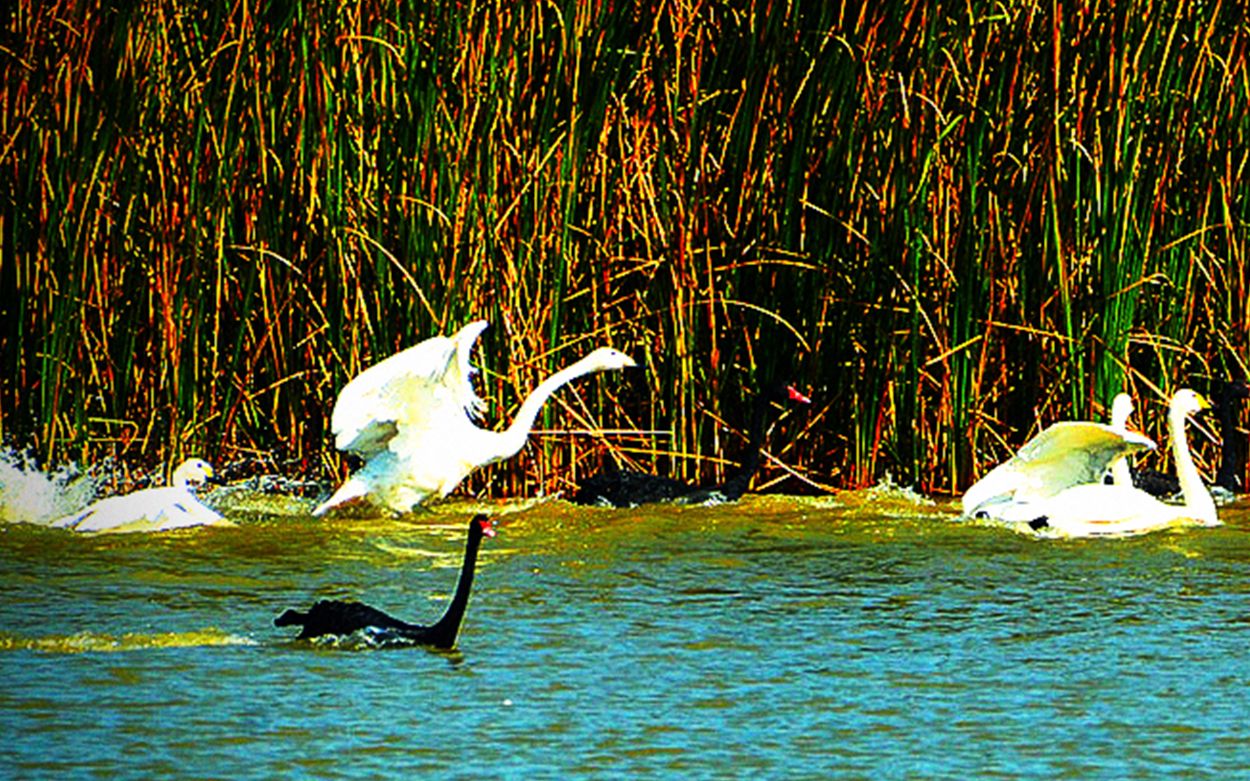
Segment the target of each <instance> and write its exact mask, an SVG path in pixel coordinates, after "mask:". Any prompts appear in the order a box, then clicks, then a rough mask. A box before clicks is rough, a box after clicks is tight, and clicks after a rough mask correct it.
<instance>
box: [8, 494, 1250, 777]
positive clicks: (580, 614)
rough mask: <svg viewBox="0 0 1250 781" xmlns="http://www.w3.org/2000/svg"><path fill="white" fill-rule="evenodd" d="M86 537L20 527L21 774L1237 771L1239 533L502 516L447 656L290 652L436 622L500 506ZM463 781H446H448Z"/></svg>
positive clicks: (909, 507)
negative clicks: (309, 634)
mask: <svg viewBox="0 0 1250 781" xmlns="http://www.w3.org/2000/svg"><path fill="white" fill-rule="evenodd" d="M243 506H246V507H247V508H248V509H247V510H246V511H243V510H240V511H238V512H237V513H234V514H232V515H231V517H232V519H233V520H236V521H238V522H239V526H238V527H236V528H225V529H201V530H191V531H187V532H179V533H175V534H165V535H156V536H149V535H129V536H120V537H118V536H113V537H82V536H76V535H72V534H69V533H66V532H61V531H58V530H49V529H44V528H39V527H36V526H29V525H11V526H4V527H0V664H2V665H3V669H4V673H5V680H6V686H4V687H0V725H2V726H3V728H4V731H5V734H6V736H9V737H8V740H7V744H8V745H7V746H6V748H5V750H4V751H0V775H4V776H6V777H21V776H30V775H63V774H65V773H78V774H83V775H87V774H102V775H107V776H109V777H115V776H129V777H152V776H158V775H170V774H177V775H180V776H188V775H190V776H214V777H275V776H287V775H293V774H305V775H313V776H336V777H349V778H350V777H373V776H378V775H386V776H393V775H396V774H397V773H405V774H412V773H414V772H417V773H421V772H426V773H429V772H443V773H447V774H451V775H484V776H488V777H489V776H495V777H498V776H506V777H531V776H534V775H552V774H554V772H553V771H558V772H559V774H561V775H567V774H583V775H593V776H602V775H604V774H609V775H622V776H623V775H647V776H654V775H657V774H660V773H670V774H674V775H680V776H681V777H696V778H699V777H708V778H711V777H724V776H726V775H746V774H749V773H759V774H762V775H763V776H765V777H780V776H785V777H814V778H827V777H830V776H838V775H848V776H858V777H933V776H939V777H940V776H947V777H985V776H992V775H1000V776H1006V777H1018V776H1021V775H1034V776H1044V777H1060V776H1069V777H1087V776H1103V777H1116V778H1121V777H1127V776H1134V775H1136V776H1142V777H1156V778H1157V777H1211V776H1215V777H1229V776H1230V775H1232V774H1234V773H1237V772H1241V768H1242V765H1244V761H1243V759H1242V756H1241V752H1242V747H1243V746H1244V744H1245V741H1246V740H1247V738H1250V734H1248V733H1250V727H1247V723H1246V719H1245V714H1246V713H1248V712H1250V695H1248V694H1247V692H1248V691H1250V687H1247V683H1248V681H1247V678H1248V677H1250V672H1247V668H1246V666H1245V665H1243V664H1241V662H1240V660H1241V659H1242V658H1243V657H1244V655H1245V648H1246V646H1247V640H1248V639H1250V638H1248V637H1247V632H1248V630H1250V608H1248V607H1247V600H1246V592H1247V590H1248V589H1250V537H1248V536H1247V534H1246V529H1247V527H1248V526H1250V517H1248V514H1247V507H1246V505H1245V504H1241V505H1237V506H1234V507H1232V508H1222V509H1221V517H1222V518H1223V519H1224V520H1225V521H1226V522H1227V523H1228V526H1226V527H1223V528H1217V529H1193V530H1187V531H1184V532H1178V533H1168V534H1157V535H1153V536H1148V537H1142V538H1138V539H1132V540H1119V541H1083V542H1082V541H1072V542H1057V541H1039V540H1034V539H1030V538H1027V537H1023V536H1020V535H1016V534H1012V533H1010V532H1007V531H1004V530H1001V529H993V528H986V527H978V526H971V525H965V524H959V523H951V522H950V519H951V518H953V516H954V513H955V510H954V508H953V505H950V504H943V503H933V502H929V501H927V500H919V499H916V498H911V497H908V496H906V495H902V494H893V493H881V492H878V493H873V494H868V493H865V494H844V495H839V496H837V497H834V498H833V499H831V500H823V501H813V500H800V499H784V498H775V497H748V499H746V500H744V501H743V502H742V503H740V504H738V505H735V506H727V507H720V508H650V509H639V510H598V509H588V508H580V507H572V506H570V505H567V504H565V503H563V502H559V501H552V502H537V503H530V504H524V505H509V506H506V507H501V508H499V509H500V513H499V518H500V521H501V523H500V534H499V536H498V537H497V538H495V539H492V540H488V541H486V543H485V544H484V546H483V548H482V553H481V557H480V569H479V575H478V579H477V581H476V586H475V593H474V597H473V600H472V603H471V604H470V607H469V613H468V617H467V619H466V624H465V628H464V630H463V632H462V634H461V639H460V648H459V651H458V653H456V654H450V655H440V654H435V653H430V652H426V651H421V650H416V651H414V650H369V649H366V648H361V647H359V646H355V647H349V648H346V649H345V648H335V647H325V646H318V645H313V644H307V643H298V642H294V641H293V640H292V639H291V633H290V632H287V631H284V630H280V629H278V628H275V627H274V626H273V625H272V619H273V617H274V616H275V615H277V614H278V613H279V612H281V611H282V610H283V609H285V608H287V607H306V606H307V605H308V604H309V603H310V602H311V601H312V600H313V599H316V598H320V597H333V598H352V599H361V600H364V601H367V602H369V603H370V604H372V605H375V606H377V607H379V608H382V609H384V610H386V611H387V612H390V613H392V614H393V615H396V616H399V617H402V618H405V619H407V620H410V621H416V622H421V623H424V622H429V621H431V620H433V619H435V618H437V616H438V615H439V614H440V613H441V611H442V609H443V605H444V603H445V601H446V600H447V599H448V598H449V596H450V593H451V591H452V589H453V588H454V586H455V580H456V575H457V569H458V567H459V564H460V553H461V551H462V548H463V533H464V524H465V522H466V521H467V519H468V518H469V517H470V516H471V515H472V514H473V513H474V512H475V511H476V510H477V509H479V507H480V506H479V505H469V504H467V503H466V504H450V505H443V506H440V507H438V508H436V510H435V511H434V512H430V513H424V514H420V515H417V516H415V517H413V518H412V519H409V520H405V521H395V520H378V519H368V518H339V519H330V520H326V521H320V520H313V519H311V518H308V517H307V515H306V514H305V513H303V512H301V511H297V512H289V509H290V508H289V505H286V504H282V503H278V504H274V505H266V504H265V503H264V502H263V501H261V500H259V499H258V500H256V501H253V502H250V503H246V504H245V505H240V507H243ZM449 771H455V772H449Z"/></svg>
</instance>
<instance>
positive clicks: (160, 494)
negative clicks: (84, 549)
mask: <svg viewBox="0 0 1250 781" xmlns="http://www.w3.org/2000/svg"><path fill="white" fill-rule="evenodd" d="M212 476H213V467H212V465H210V464H209V463H208V462H207V461H205V460H203V459H200V458H188V459H187V460H186V461H183V462H182V463H181V464H179V465H178V468H177V469H175V470H174V474H173V477H172V479H171V480H170V485H168V486H165V487H163V488H144V489H142V490H139V491H134V492H132V493H129V494H124V495H122V496H110V497H107V498H105V499H101V500H99V501H98V502H95V503H94V504H91V505H90V506H88V507H86V508H85V509H83V510H80V511H78V512H76V513H70V514H69V515H66V516H64V517H62V518H60V519H58V520H56V521H53V522H52V525H53V526H55V527H58V528H62V529H71V530H73V531H76V532H105V531H108V532H139V531H168V530H170V529H183V528H187V527H191V526H233V525H234V524H232V523H231V522H230V521H228V520H226V519H225V518H223V517H222V516H221V515H220V514H219V513H217V512H216V511H215V510H213V509H211V508H209V507H208V506H206V505H205V504H203V503H202V502H201V501H200V500H199V498H198V497H197V496H196V495H195V486H196V485H200V484H202V483H204V482H205V481H207V480H208V479H209V478H211V477H212Z"/></svg>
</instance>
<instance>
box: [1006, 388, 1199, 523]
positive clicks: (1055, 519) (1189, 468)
mask: <svg viewBox="0 0 1250 781" xmlns="http://www.w3.org/2000/svg"><path fill="white" fill-rule="evenodd" d="M1210 406H1211V405H1210V402H1208V401H1207V400H1206V399H1205V398H1203V397H1202V396H1201V395H1200V394H1198V393H1195V392H1194V391H1193V390H1190V389H1189V388H1182V389H1181V390H1179V391H1177V392H1176V393H1175V394H1174V395H1173V397H1172V400H1171V403H1170V404H1169V406H1168V433H1169V435H1170V436H1171V438H1172V454H1173V458H1174V460H1175V461H1176V469H1177V475H1178V477H1179V479H1180V486H1181V494H1182V496H1183V497H1184V504H1183V505H1180V506H1177V505H1172V504H1165V503H1163V502H1161V501H1159V500H1158V499H1156V498H1155V497H1153V496H1151V495H1150V494H1148V493H1146V492H1145V491H1142V490H1141V489H1138V488H1134V487H1133V486H1131V485H1123V484H1119V485H1116V484H1112V485H1108V484H1106V483H1103V482H1102V481H1101V479H1099V480H1096V481H1089V482H1083V483H1080V484H1076V485H1072V486H1069V487H1067V488H1064V489H1062V490H1060V491H1058V492H1055V493H1052V494H1051V495H1049V496H1046V497H1043V498H1039V499H1036V500H1032V501H1016V502H1010V503H1008V504H1006V505H1001V506H997V507H995V508H993V509H994V514H993V516H992V517H993V518H994V519H995V520H998V521H1002V522H1007V523H1024V524H1027V526H1028V528H1029V529H1031V530H1033V531H1035V532H1039V533H1042V534H1045V535H1047V536H1059V537H1097V536H1130V535H1137V534H1144V533H1146V532H1150V531H1154V530H1157V529H1163V528H1169V527H1174V526H1219V525H1220V524H1221V522H1220V520H1219V517H1218V516H1217V514H1216V510H1215V502H1214V501H1212V499H1211V494H1210V493H1209V492H1208V491H1207V488H1206V486H1205V485H1204V484H1203V482H1202V478H1201V476H1200V475H1199V474H1198V468H1197V467H1196V466H1195V465H1194V461H1193V457H1192V456H1191V455H1190V452H1189V443H1188V440H1187V439H1186V436H1185V421H1186V419H1187V418H1188V417H1189V416H1190V415H1194V414H1197V413H1198V412H1200V411H1202V410H1205V409H1209V408H1210ZM1130 433H1131V432H1130Z"/></svg>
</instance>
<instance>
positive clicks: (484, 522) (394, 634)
mask: <svg viewBox="0 0 1250 781" xmlns="http://www.w3.org/2000/svg"><path fill="white" fill-rule="evenodd" d="M483 536H485V537H494V536H495V527H494V525H493V524H492V523H491V520H490V518H488V517H487V516H486V515H478V516H476V517H474V518H473V520H471V521H469V533H468V539H467V541H466V542H465V546H464V561H463V563H462V564H461V566H460V579H459V581H458V582H457V583H456V593H455V594H454V595H453V596H452V598H451V602H449V603H448V604H447V609H446V610H445V611H444V612H443V616H442V618H440V619H439V620H438V621H436V622H435V623H433V624H431V625H429V626H422V625H420V624H410V623H408V622H407V621H402V620H400V619H398V618H395V617H394V616H390V615H388V614H386V613H384V612H382V611H381V610H378V609H377V608H375V607H370V606H369V605H365V604H361V603H360V602H341V601H339V600H337V599H334V600H330V599H323V600H321V601H319V602H317V603H315V604H314V605H313V606H312V607H311V608H309V610H308V611H307V612H305V613H301V612H299V611H297V610H287V611H286V612H284V613H283V614H282V615H280V616H278V617H277V618H275V619H274V620H273V623H274V625H275V626H299V627H300V633H299V636H298V637H297V638H296V639H297V640H309V639H312V638H315V637H322V636H326V635H332V636H335V637H348V636H350V635H353V634H355V633H357V632H359V633H362V634H364V635H365V637H366V638H367V639H368V640H369V641H370V642H372V643H375V644H378V645H426V646H431V647H433V648H444V649H447V648H454V647H455V645H456V638H457V637H458V636H459V634H460V626H461V624H462V623H463V622H464V614H465V610H466V609H467V608H468V605H469V592H470V591H472V590H473V572H474V569H475V568H476V566H477V552H478V548H480V547H481V544H482V537H483Z"/></svg>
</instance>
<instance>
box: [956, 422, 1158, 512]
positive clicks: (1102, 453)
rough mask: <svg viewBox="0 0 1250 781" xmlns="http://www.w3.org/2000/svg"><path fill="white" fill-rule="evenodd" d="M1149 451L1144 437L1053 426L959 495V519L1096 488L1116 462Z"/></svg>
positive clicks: (1096, 427) (1095, 426)
mask: <svg viewBox="0 0 1250 781" xmlns="http://www.w3.org/2000/svg"><path fill="white" fill-rule="evenodd" d="M1154 449H1155V443H1154V441H1153V440H1151V439H1150V438H1149V437H1147V436H1144V435H1142V434H1138V433H1136V432H1132V431H1128V430H1127V429H1125V428H1124V427H1116V426H1108V425H1104V424H1102V423H1092V422H1089V421H1077V420H1068V421H1062V422H1060V423H1054V424H1052V425H1051V426H1050V427H1049V428H1047V429H1046V430H1045V431H1043V432H1042V433H1040V434H1038V435H1037V436H1035V437H1033V438H1032V439H1030V440H1029V441H1028V442H1026V443H1025V444H1024V446H1023V447H1021V448H1020V450H1019V451H1017V452H1016V455H1014V456H1012V457H1011V458H1010V459H1008V460H1007V461H1004V462H1003V463H1001V464H999V465H998V466H996V467H994V469H992V470H990V472H989V473H987V474H986V475H985V476H984V477H982V478H981V479H980V480H978V481H977V482H976V483H974V484H973V485H972V487H971V488H969V489H968V490H967V492H965V493H964V495H963V497H962V499H961V504H962V506H963V511H964V515H967V516H978V517H991V518H994V517H998V514H999V512H1000V511H1001V510H1002V508H1006V507H1009V506H1013V505H1021V504H1027V503H1030V502H1037V501H1041V500H1043V499H1048V498H1050V497H1052V496H1054V495H1055V494H1058V493H1059V492H1060V491H1063V490H1065V489H1067V488H1071V487H1072V486H1075V485H1082V484H1085V483H1096V482H1101V481H1102V479H1103V476H1104V475H1106V473H1107V469H1108V468H1109V467H1110V466H1111V465H1112V464H1113V463H1115V462H1116V461H1117V460H1122V459H1123V458H1124V456H1126V455H1129V454H1131V453H1136V452H1139V451H1142V450H1154Z"/></svg>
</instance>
